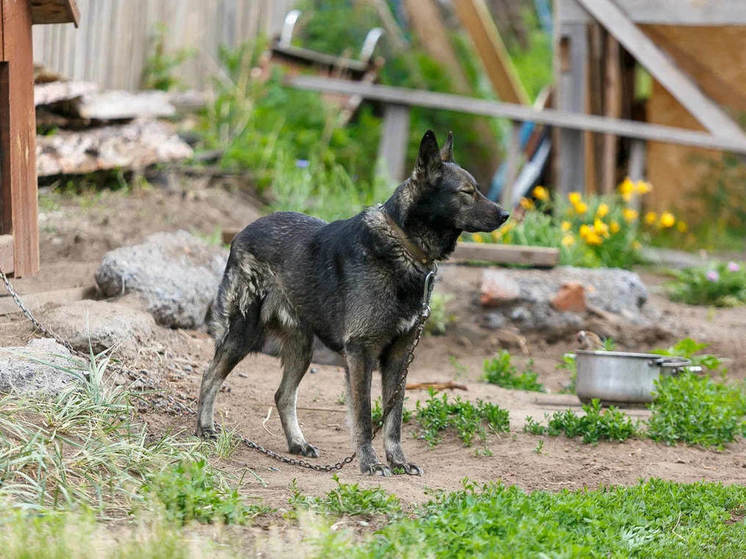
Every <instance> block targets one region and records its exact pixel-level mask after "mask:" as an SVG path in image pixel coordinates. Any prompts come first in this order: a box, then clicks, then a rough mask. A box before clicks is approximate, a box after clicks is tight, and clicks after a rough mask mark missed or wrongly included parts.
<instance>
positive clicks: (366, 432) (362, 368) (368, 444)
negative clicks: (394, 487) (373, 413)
mask: <svg viewBox="0 0 746 559" xmlns="http://www.w3.org/2000/svg"><path fill="white" fill-rule="evenodd" d="M345 358H346V359H347V367H346V368H345V375H346V377H347V396H348V398H347V400H348V401H349V403H350V404H349V406H350V415H351V417H350V419H351V422H352V437H353V442H354V444H355V448H356V452H357V458H358V461H359V463H360V471H361V472H362V473H364V474H371V475H374V474H379V475H383V476H390V475H391V470H390V469H389V467H388V466H386V465H385V464H382V463H381V462H379V461H378V456H376V451H375V450H373V444H372V440H373V431H372V425H371V417H370V383H371V379H372V376H373V362H374V360H373V357H372V356H371V352H370V350H369V349H368V348H367V347H365V345H364V344H361V343H359V342H354V341H351V342H348V343H346V344H345Z"/></svg>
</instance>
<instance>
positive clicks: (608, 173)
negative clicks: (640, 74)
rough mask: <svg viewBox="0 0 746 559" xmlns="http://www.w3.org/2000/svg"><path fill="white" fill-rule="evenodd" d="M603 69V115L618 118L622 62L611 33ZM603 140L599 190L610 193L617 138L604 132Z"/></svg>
mask: <svg viewBox="0 0 746 559" xmlns="http://www.w3.org/2000/svg"><path fill="white" fill-rule="evenodd" d="M604 71H605V76H604V115H605V116H607V117H610V118H619V117H620V116H621V114H622V64H621V59H620V56H619V43H618V42H617V40H616V39H615V38H614V37H612V36H611V35H609V36H607V37H606V63H605V64H604ZM603 142H604V145H603V156H602V163H601V165H602V172H601V192H602V193H603V194H611V193H612V192H614V188H615V187H616V182H617V178H616V164H617V145H618V140H617V137H616V136H615V135H614V134H604V138H603Z"/></svg>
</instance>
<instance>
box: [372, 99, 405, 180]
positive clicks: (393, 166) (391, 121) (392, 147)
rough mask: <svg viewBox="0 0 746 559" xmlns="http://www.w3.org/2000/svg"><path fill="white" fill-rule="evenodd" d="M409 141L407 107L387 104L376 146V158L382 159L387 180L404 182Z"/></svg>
mask: <svg viewBox="0 0 746 559" xmlns="http://www.w3.org/2000/svg"><path fill="white" fill-rule="evenodd" d="M408 141H409V107H408V106H407V105H394V104H388V105H386V107H384V111H383V132H382V133H381V141H380V143H379V145H378V158H379V159H383V164H384V165H385V168H386V171H387V173H388V178H390V179H392V180H394V181H397V182H398V181H402V180H404V177H405V174H406V163H407V142H408Z"/></svg>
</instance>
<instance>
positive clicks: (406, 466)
mask: <svg viewBox="0 0 746 559" xmlns="http://www.w3.org/2000/svg"><path fill="white" fill-rule="evenodd" d="M389 465H390V466H391V471H392V472H394V473H395V474H408V475H410V476H421V475H422V468H420V467H419V466H417V465H416V464H410V463H409V462H389Z"/></svg>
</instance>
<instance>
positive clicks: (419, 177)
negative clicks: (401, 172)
mask: <svg viewBox="0 0 746 559" xmlns="http://www.w3.org/2000/svg"><path fill="white" fill-rule="evenodd" d="M442 168H443V160H442V159H441V158H440V151H439V149H438V141H437V140H436V139H435V134H434V133H433V131H432V130H428V131H427V132H425V135H424V136H423V137H422V141H421V142H420V153H419V154H418V155H417V162H416V163H415V165H414V174H413V175H412V178H413V179H414V180H415V181H417V182H422V181H425V182H432V181H434V180H435V179H437V178H438V177H439V176H440V172H441V170H442Z"/></svg>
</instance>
